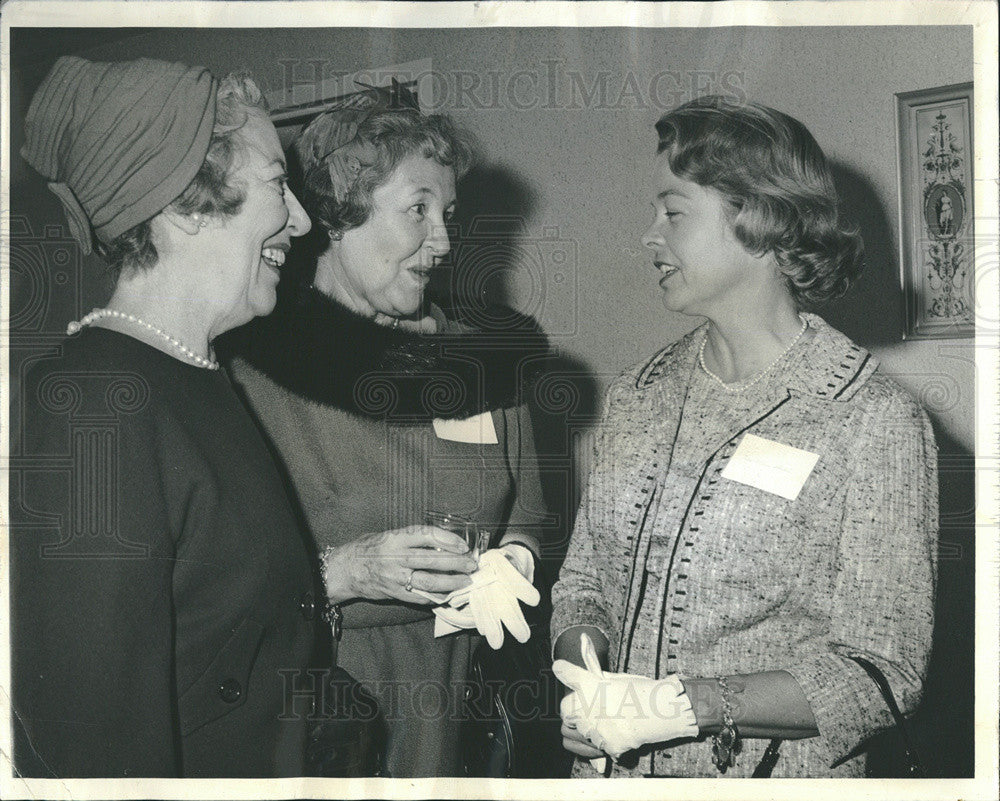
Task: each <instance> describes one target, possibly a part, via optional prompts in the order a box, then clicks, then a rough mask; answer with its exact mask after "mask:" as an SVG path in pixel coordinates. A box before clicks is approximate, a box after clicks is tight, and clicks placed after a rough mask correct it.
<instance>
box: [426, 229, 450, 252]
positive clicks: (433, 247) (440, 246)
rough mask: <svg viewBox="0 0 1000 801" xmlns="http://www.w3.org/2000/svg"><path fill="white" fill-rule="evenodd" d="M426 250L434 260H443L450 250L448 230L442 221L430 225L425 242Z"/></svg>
mask: <svg viewBox="0 0 1000 801" xmlns="http://www.w3.org/2000/svg"><path fill="white" fill-rule="evenodd" d="M426 244H427V248H428V249H429V250H430V252H431V253H432V254H433V255H434V256H435V258H439V259H440V258H444V257H445V256H447V255H448V251H450V250H451V240H450V239H449V238H448V228H447V227H446V226H445V224H444V220H443V219H441V220H438V221H437V222H434V223H432V224H431V231H430V234H429V235H428V236H427V240H426Z"/></svg>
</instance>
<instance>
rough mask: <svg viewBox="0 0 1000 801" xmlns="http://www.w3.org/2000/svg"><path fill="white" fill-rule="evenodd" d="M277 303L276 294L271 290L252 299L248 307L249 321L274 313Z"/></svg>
mask: <svg viewBox="0 0 1000 801" xmlns="http://www.w3.org/2000/svg"><path fill="white" fill-rule="evenodd" d="M277 302H278V294H277V293H276V292H275V291H274V290H273V289H272V290H270V291H269V292H267V293H261V294H260V295H259V296H258V297H256V298H254V300H253V303H252V304H251V305H250V311H251V316H250V319H253V318H254V317H266V316H267V315H268V314H270V313H271V312H273V311H274V306H275V304H276V303H277ZM247 322H249V320H247Z"/></svg>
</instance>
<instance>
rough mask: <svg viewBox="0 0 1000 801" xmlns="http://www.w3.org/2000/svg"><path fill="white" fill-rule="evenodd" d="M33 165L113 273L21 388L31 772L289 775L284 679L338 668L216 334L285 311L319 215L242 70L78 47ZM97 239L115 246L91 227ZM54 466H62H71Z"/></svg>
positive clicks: (18, 530) (22, 663) (21, 592)
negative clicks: (291, 182) (325, 645)
mask: <svg viewBox="0 0 1000 801" xmlns="http://www.w3.org/2000/svg"><path fill="white" fill-rule="evenodd" d="M26 135H27V136H26V139H27V141H26V144H25V146H24V149H23V151H22V153H23V156H24V158H25V159H26V160H27V161H28V163H30V164H31V165H32V166H33V167H34V168H35V169H36V170H37V171H38V172H39V173H40V174H41V175H42V176H43V177H44V178H46V179H48V180H49V181H51V183H50V184H49V186H50V187H51V188H52V190H53V191H54V192H55V193H56V194H57V195H58V197H59V198H60V200H61V201H62V202H63V204H64V206H65V208H66V212H67V215H68V218H69V221H70V225H71V228H72V231H73V234H74V235H75V236H76V238H77V239H78V240H79V242H80V245H81V247H82V249H83V252H84V253H89V252H90V251H91V248H92V247H94V248H96V250H97V252H98V253H99V254H100V255H101V256H103V258H104V259H105V260H106V261H107V262H108V264H109V265H110V268H111V270H112V272H113V274H114V276H115V278H116V283H115V287H114V291H113V294H112V295H111V298H110V300H109V301H108V302H107V304H106V305H105V307H104V308H100V309H95V310H94V311H92V312H90V313H89V314H87V315H86V316H85V317H83V319H81V320H79V321H78V322H74V323H71V324H70V326H69V333H70V334H71V336H70V337H69V339H68V340H66V341H65V342H64V343H63V344H62V345H61V347H60V349H59V352H58V355H56V356H53V357H50V358H44V359H41V360H39V361H38V362H37V364H36V365H35V367H34V369H33V371H32V373H31V374H30V375H29V377H28V378H27V380H26V386H25V387H24V391H23V394H22V395H21V398H22V402H23V407H22V410H23V411H22V413H23V419H22V421H21V423H22V425H21V428H20V430H22V431H23V432H24V433H23V437H24V439H23V442H22V444H21V447H22V455H23V456H24V458H25V459H26V461H27V463H28V464H30V463H31V461H32V460H33V459H42V460H43V462H41V463H40V465H41V467H43V468H44V469H38V470H35V471H31V470H28V471H26V472H30V473H31V476H32V477H31V478H30V479H27V480H26V481H25V482H24V484H23V487H22V491H23V493H24V495H23V496H22V497H21V499H20V500H21V502H22V503H23V508H25V509H31V510H33V512H34V513H35V514H37V515H40V516H43V518H42V519H45V520H48V521H50V522H49V523H48V524H46V525H45V526H42V527H39V526H37V525H31V526H29V525H25V526H23V527H17V526H15V528H14V531H13V535H12V538H11V560H12V561H11V582H12V588H11V597H12V631H13V643H14V647H13V649H12V650H13V661H14V664H13V675H14V695H13V705H14V709H15V711H16V720H17V724H18V732H17V738H16V744H15V764H16V766H17V769H18V771H20V772H21V773H22V774H23V775H28V776H55V777H61V778H65V777H86V776H95V777H130V778H131V777H139V776H164V777H170V776H174V777H213V776H259V777H269V776H290V775H301V774H302V773H303V772H304V771H305V757H306V749H307V725H308V721H307V720H306V716H305V714H300V715H288V714H287V712H288V711H289V708H290V707H289V706H288V691H289V682H291V681H295V680H296V677H298V676H299V675H300V674H303V673H304V672H305V671H306V670H308V669H309V668H310V667H312V666H314V665H316V664H317V663H321V662H322V661H325V658H324V657H323V654H322V651H321V650H320V649H319V646H318V645H317V643H319V642H321V641H320V640H319V639H318V638H317V630H316V625H315V621H314V620H312V619H310V618H311V617H312V615H310V614H303V611H304V605H308V604H311V603H312V602H311V598H312V597H313V596H312V593H313V592H314V588H315V586H316V582H315V579H314V577H315V576H316V571H314V570H313V567H312V564H311V561H310V557H309V551H308V548H307V545H306V542H305V541H304V539H303V537H302V535H301V533H300V529H299V528H298V527H297V524H296V522H295V518H294V514H293V512H292V509H291V506H290V504H289V502H288V500H287V496H286V494H285V491H284V488H283V486H282V483H281V478H280V476H279V473H278V471H277V470H276V468H275V466H274V464H273V462H272V461H271V458H270V455H269V453H268V450H267V447H266V445H265V443H264V441H263V439H262V438H261V437H260V435H259V434H258V432H257V429H256V427H255V426H254V423H253V422H252V420H251V418H250V417H249V415H248V414H247V412H246V411H245V409H244V407H243V406H242V405H241V403H240V401H239V399H238V397H237V395H236V393H235V392H234V390H233V388H232V386H231V384H230V382H229V380H228V378H227V376H226V375H225V374H224V373H222V372H220V371H219V365H218V363H217V362H216V361H215V359H214V356H213V350H212V340H213V338H214V337H216V336H217V335H219V334H221V333H222V332H223V331H226V330H227V329H229V328H232V327H233V326H238V325H241V324H243V323H245V322H247V321H248V320H250V319H251V318H252V317H254V316H255V315H258V314H266V313H268V312H269V311H271V309H272V307H273V306H274V302H275V287H276V285H277V283H278V273H279V269H280V267H281V265H282V262H283V261H284V258H285V254H286V252H287V251H288V250H289V247H290V245H291V240H292V237H296V236H301V235H302V234H304V233H306V232H307V231H308V230H309V227H310V222H309V219H308V217H307V215H306V214H305V212H304V211H303V209H302V207H301V206H300V205H299V203H298V201H297V200H296V199H295V196H294V195H293V194H292V193H291V192H290V191H289V189H288V187H287V186H286V183H285V159H284V155H283V153H282V150H281V147H280V143H279V141H278V137H277V134H276V132H275V130H274V127H273V126H272V124H271V123H270V121H269V120H268V118H267V115H266V112H265V109H264V104H263V101H262V98H261V94H260V92H259V90H258V89H257V87H256V86H255V85H254V84H253V82H252V81H250V80H249V79H247V78H244V77H234V76H230V77H227V78H226V79H225V80H223V81H222V82H221V84H220V83H219V82H217V81H216V80H215V79H214V78H213V77H212V76H211V75H210V74H209V73H208V72H207V71H206V70H204V69H202V68H192V67H187V66H185V65H183V64H173V63H166V62H161V61H153V60H147V59H142V60H139V61H134V62H125V63H92V62H89V61H85V60H83V59H81V58H76V57H64V58H60V59H59V60H58V62H57V63H56V64H55V66H54V68H53V69H52V71H51V72H50V73H49V75H48V76H47V78H46V79H45V81H44V83H43V84H42V85H41V87H40V88H39V89H38V92H37V93H36V94H35V96H34V99H33V101H32V104H31V107H30V109H29V111H28V115H27V122H26ZM92 237H93V238H96V242H95V241H94V239H93V238H92ZM54 464H57V465H59V467H57V468H56V469H53V465H54Z"/></svg>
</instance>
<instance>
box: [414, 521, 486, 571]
mask: <svg viewBox="0 0 1000 801" xmlns="http://www.w3.org/2000/svg"><path fill="white" fill-rule="evenodd" d="M424 522H425V523H426V524H427V525H428V526H437V527H438V528H443V529H444V530H445V531H450V532H452V533H453V534H457V535H458V536H459V537H461V538H462V539H463V540H465V544H466V545H468V546H469V552H470V553H471V555H472V558H473V559H475V560H476V561H477V562H478V561H479V555H480V554H481V553H482V552H483V551H485V550H486V549H487V548H489V546H490V532H488V531H483V530H481V529H480V528H479V526H478V525H477V524H476V523H475V522H474V521H472V520H469V518H467V517H463V516H462V515H456V514H451V513H450V512H428V513H427V514H426V515H425V516H424Z"/></svg>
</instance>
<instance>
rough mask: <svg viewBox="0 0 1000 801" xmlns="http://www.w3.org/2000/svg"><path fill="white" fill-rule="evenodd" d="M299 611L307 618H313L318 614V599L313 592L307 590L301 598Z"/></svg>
mask: <svg viewBox="0 0 1000 801" xmlns="http://www.w3.org/2000/svg"><path fill="white" fill-rule="evenodd" d="M299 611H300V612H301V613H302V617H303V618H304V619H306V620H312V619H313V618H314V617H315V616H316V601H315V599H314V598H313V594H312V593H311V592H307V593H305V594H304V595H303V596H302V597H301V598H299Z"/></svg>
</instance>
